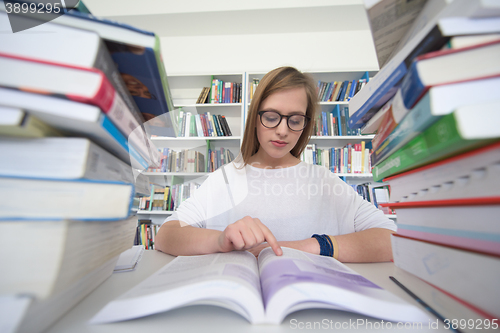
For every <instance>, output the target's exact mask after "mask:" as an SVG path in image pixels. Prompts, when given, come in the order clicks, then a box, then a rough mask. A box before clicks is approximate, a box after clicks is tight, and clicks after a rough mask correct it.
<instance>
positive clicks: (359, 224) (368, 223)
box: [354, 195, 397, 231]
mask: <svg viewBox="0 0 500 333" xmlns="http://www.w3.org/2000/svg"><path fill="white" fill-rule="evenodd" d="M355 202H356V206H357V210H356V213H355V214H354V230H355V231H361V230H366V229H371V228H384V229H390V230H392V231H397V226H396V223H394V221H392V220H391V219H389V218H388V217H386V216H385V215H384V213H383V212H382V211H381V210H380V209H377V207H375V206H374V205H373V204H371V203H370V202H368V201H366V200H364V199H363V198H362V197H361V196H360V195H357V197H356V199H355Z"/></svg>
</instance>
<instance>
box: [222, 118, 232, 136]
mask: <svg viewBox="0 0 500 333" xmlns="http://www.w3.org/2000/svg"><path fill="white" fill-rule="evenodd" d="M221 118H222V122H223V123H224V126H225V127H226V131H227V135H228V136H232V135H233V134H232V133H231V129H230V128H229V124H228V122H227V119H226V117H225V116H221Z"/></svg>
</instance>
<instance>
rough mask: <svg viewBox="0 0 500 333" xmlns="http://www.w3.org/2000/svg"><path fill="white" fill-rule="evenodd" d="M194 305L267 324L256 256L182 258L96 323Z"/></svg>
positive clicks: (114, 304) (104, 312) (132, 291)
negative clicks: (213, 306) (214, 306)
mask: <svg viewBox="0 0 500 333" xmlns="http://www.w3.org/2000/svg"><path fill="white" fill-rule="evenodd" d="M192 304H217V305H219V306H224V307H225V308H228V309H231V310H233V311H235V312H237V313H239V314H240V315H242V316H244V317H245V318H246V319H248V320H249V321H251V322H262V320H263V318H264V307H263V305H262V297H261V293H260V282H259V275H258V268H257V261H256V259H255V257H254V255H253V254H251V253H250V252H247V251H234V252H228V253H215V254H208V255H201V256H179V257H177V258H175V259H174V260H173V261H171V262H170V263H169V264H167V265H165V266H164V267H163V268H161V269H160V270H159V271H157V272H156V273H154V274H153V275H151V276H150V277H149V278H147V279H145V280H144V281H143V282H141V283H139V284H138V285H137V286H135V287H134V288H132V289H130V290H129V291H128V292H126V293H125V294H123V295H122V296H120V297H119V298H117V299H116V300H114V301H112V302H110V303H108V304H107V305H106V306H105V307H104V308H103V309H102V310H101V311H100V312H99V313H98V314H97V315H96V316H95V317H94V318H93V319H92V320H91V322H92V323H107V322H115V321H121V320H128V319H133V318H139V317H143V316H147V315H151V314H154V313H159V312H163V311H168V310H171V309H174V308H178V307H182V306H188V305H192Z"/></svg>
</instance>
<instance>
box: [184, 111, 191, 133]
mask: <svg viewBox="0 0 500 333" xmlns="http://www.w3.org/2000/svg"><path fill="white" fill-rule="evenodd" d="M191 117H192V113H191V112H186V116H185V121H184V126H185V127H184V136H185V137H189V136H191V133H190V132H189V130H190V127H191Z"/></svg>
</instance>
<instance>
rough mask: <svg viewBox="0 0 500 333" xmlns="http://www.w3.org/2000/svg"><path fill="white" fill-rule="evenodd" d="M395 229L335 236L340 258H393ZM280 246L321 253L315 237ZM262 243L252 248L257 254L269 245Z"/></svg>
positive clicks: (285, 242) (364, 259)
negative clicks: (392, 238) (392, 242)
mask: <svg viewBox="0 0 500 333" xmlns="http://www.w3.org/2000/svg"><path fill="white" fill-rule="evenodd" d="M392 233H394V231H392V230H390V229H384V228H372V229H367V230H363V231H359V232H354V233H351V234H345V235H338V236H335V239H336V240H337V244H338V260H339V261H341V262H383V261H390V260H391V259H392V247H391V238H390V235H391V234H392ZM278 244H279V245H280V246H285V247H290V248H293V249H297V250H301V251H305V252H309V253H312V254H319V253H320V247H319V243H318V241H317V240H316V239H315V238H308V239H304V240H299V241H281V242H278ZM268 246H269V245H267V244H261V245H259V246H257V247H254V248H252V249H250V250H249V251H250V252H252V253H253V254H254V255H255V256H258V255H259V253H260V251H262V250H263V249H264V248H266V247H268Z"/></svg>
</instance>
